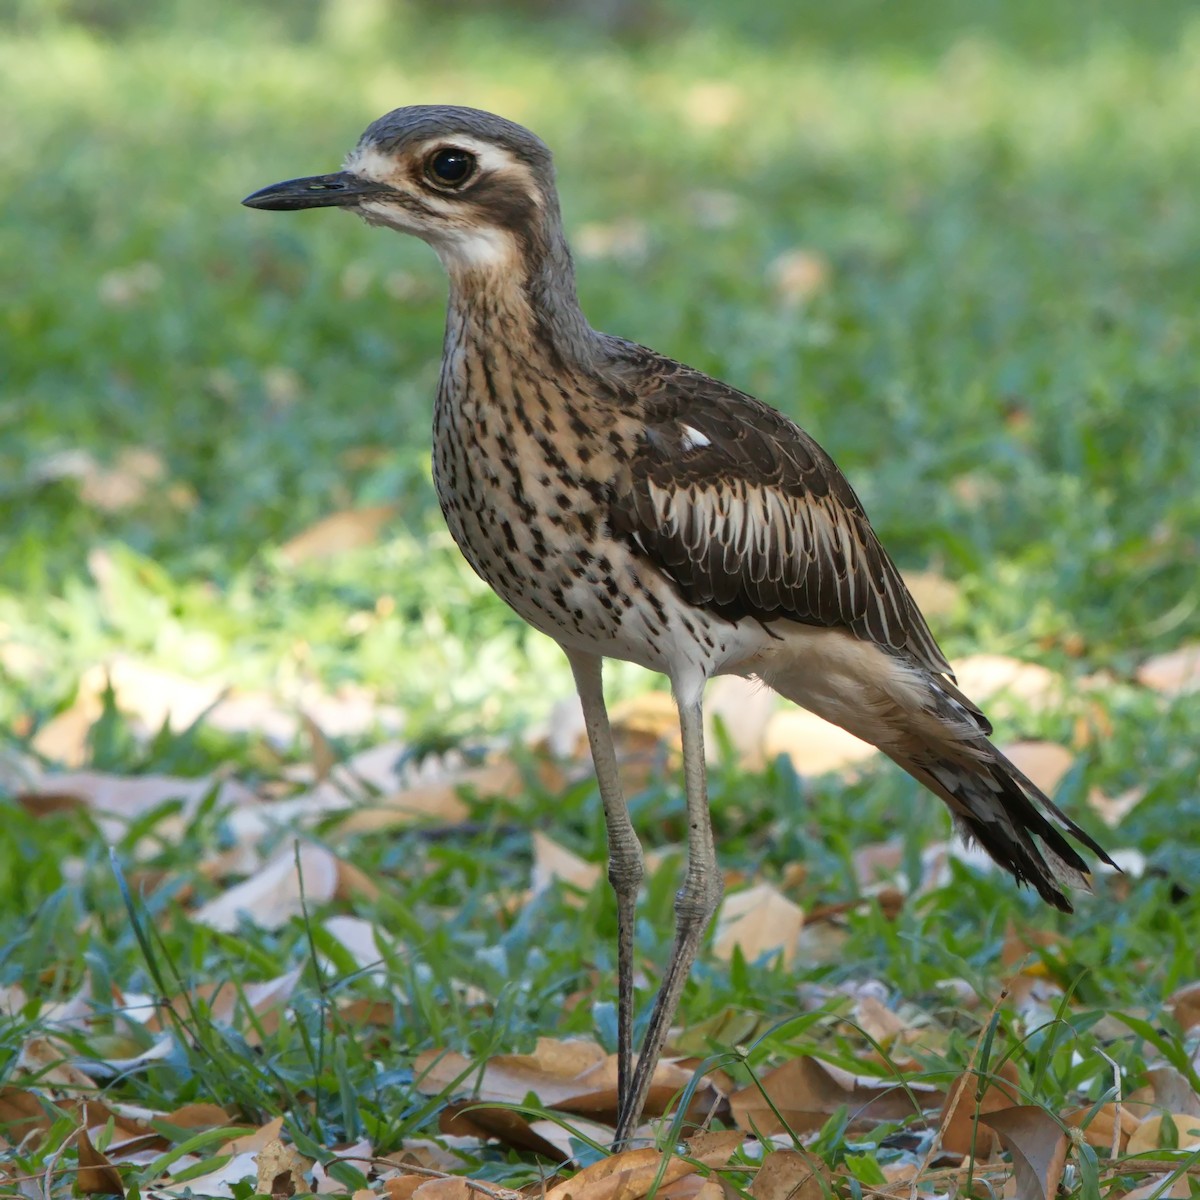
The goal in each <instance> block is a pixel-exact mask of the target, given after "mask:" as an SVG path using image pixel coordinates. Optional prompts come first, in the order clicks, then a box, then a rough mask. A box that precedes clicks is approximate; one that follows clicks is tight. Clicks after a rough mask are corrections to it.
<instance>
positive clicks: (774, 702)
mask: <svg viewBox="0 0 1200 1200" xmlns="http://www.w3.org/2000/svg"><path fill="white" fill-rule="evenodd" d="M778 706H779V702H778V698H777V697H776V695H775V693H774V692H772V691H771V689H770V688H768V687H767V686H766V685H765V684H763V683H761V682H759V681H758V680H756V679H746V678H744V677H743V676H741V675H721V676H720V677H718V678H717V679H714V680H713V682H712V683H710V684H709V685H708V692H707V694H706V695H705V697H704V718H705V721H706V722H707V729H708V732H706V735H705V743H704V744H705V745H706V746H707V747H710V748H711V749H712V750H714V751H715V750H716V748H717V745H718V743H717V738H716V735H715V733H714V732H712V726H713V723H714V722H716V721H720V723H721V728H722V729H723V730H724V734H725V737H727V738H728V739H729V742H730V744H731V745H732V747H733V750H734V753H735V754H736V755H737V761H738V762H739V763H741V765H742V766H743V767H744V768H745V769H746V770H748V771H757V770H761V769H762V768H763V766H765V765H766V757H765V756H764V754H763V745H764V742H765V739H766V735H767V723H768V722H769V721H770V719H771V715H772V713H774V712H775V710H776V709H777V708H778Z"/></svg>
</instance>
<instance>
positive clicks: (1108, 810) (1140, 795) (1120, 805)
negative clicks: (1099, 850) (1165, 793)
mask: <svg viewBox="0 0 1200 1200" xmlns="http://www.w3.org/2000/svg"><path fill="white" fill-rule="evenodd" d="M1145 798H1146V788H1144V787H1132V788H1129V789H1128V790H1127V791H1124V792H1121V793H1120V794H1119V795H1116V796H1113V797H1111V798H1110V797H1108V796H1106V795H1105V794H1104V793H1103V792H1102V791H1100V789H1099V788H1091V789H1090V790H1089V791H1088V797H1087V801H1088V804H1089V805H1090V806H1091V807H1092V809H1094V810H1095V812H1097V813H1098V814H1099V816H1100V820H1102V821H1103V822H1104V823H1105V825H1107V826H1108V827H1109V829H1115V828H1116V827H1117V826H1118V825H1120V823H1121V822H1122V821H1123V820H1124V819H1125V818H1126V817H1127V816H1128V815H1129V814H1130V813H1131V812H1133V810H1134V809H1135V808H1137V806H1138V805H1139V804H1141V802H1142V801H1143V800H1144V799H1145Z"/></svg>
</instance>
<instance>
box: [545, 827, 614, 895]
mask: <svg viewBox="0 0 1200 1200" xmlns="http://www.w3.org/2000/svg"><path fill="white" fill-rule="evenodd" d="M603 870H604V869H603V867H601V866H600V864H599V863H590V862H585V861H584V860H583V859H582V858H580V857H579V855H577V854H573V853H572V852H571V851H570V850H568V849H567V848H566V847H565V846H561V845H559V843H558V842H556V841H555V840H554V839H553V838H552V837H550V836H549V835H547V834H545V833H542V831H541V830H540V829H535V830H534V831H533V881H532V888H531V894H532V895H534V896H537V895H540V894H541V893H542V892H544V891H545V890H546V889H547V888H548V887H549V886H550V885H551V884H552V883H553V882H554V881H555V880H556V879H560V880H562V882H563V883H568V884H570V885H571V886H572V887H575V888H578V889H579V890H580V891H581V892H584V893H588V892H590V891H591V890H592V889H593V888H594V887H595V886H596V884H598V883H599V882H600V880H601V878H602V875H603Z"/></svg>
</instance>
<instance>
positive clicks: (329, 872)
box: [192, 842, 339, 933]
mask: <svg viewBox="0 0 1200 1200" xmlns="http://www.w3.org/2000/svg"><path fill="white" fill-rule="evenodd" d="M298 857H299V870H297V863H296V860H297V852H296V851H295V850H293V849H292V847H290V846H289V847H288V848H287V849H285V850H282V851H280V853H279V854H277V855H276V856H275V857H274V858H273V859H271V860H270V861H269V862H268V863H266V864H265V865H264V866H263V868H262V869H261V870H260V871H258V873H257V874H255V875H251V876H250V878H249V879H245V880H243V881H242V882H241V883H239V884H237V885H236V886H235V887H232V888H230V889H229V890H228V891H227V892H225V893H224V894H222V895H220V896H216V897H214V898H213V899H212V900H209V901H208V902H207V903H206V904H202V905H201V906H200V907H199V908H198V909H197V910H196V911H195V912H194V913H193V914H192V920H193V921H196V922H197V923H198V924H200V925H207V926H208V927H209V928H210V929H216V930H220V931H222V932H225V933H232V932H233V931H234V930H236V929H237V928H238V926H239V924H240V923H241V921H242V920H243V919H246V920H249V921H252V922H253V923H254V924H255V925H257V926H258V927H259V928H260V929H281V928H282V927H283V926H284V925H286V924H287V923H288V921H290V920H291V919H292V917H294V916H299V915H300V913H301V912H303V910H304V906H305V904H307V905H308V906H309V908H312V907H313V906H315V905H318V904H323V903H325V902H326V901H327V900H332V899H333V897H334V895H335V894H336V892H337V889H338V882H339V864H338V860H337V859H336V858H335V857H334V856H333V855H332V854H331V853H330V852H329V851H328V850H326V849H325V848H324V846H316V845H312V844H310V843H307V842H304V843H301V845H300V847H299V852H298Z"/></svg>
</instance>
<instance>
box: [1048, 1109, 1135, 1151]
mask: <svg viewBox="0 0 1200 1200" xmlns="http://www.w3.org/2000/svg"><path fill="white" fill-rule="evenodd" d="M1089 1116H1091V1120H1090V1121H1088V1117H1089ZM1063 1120H1065V1121H1066V1123H1067V1124H1068V1125H1072V1126H1074V1127H1075V1128H1076V1129H1078V1130H1080V1131H1082V1133H1083V1139H1084V1141H1086V1142H1087V1144H1088V1145H1089V1146H1095V1147H1096V1148H1097V1149H1098V1150H1106V1151H1111V1150H1112V1147H1113V1135H1114V1134H1116V1138H1117V1151H1118V1153H1121V1154H1124V1153H1125V1148H1126V1144H1127V1143H1128V1141H1129V1137H1130V1134H1132V1133H1133V1131H1134V1130H1135V1129H1137V1127H1138V1124H1139V1122H1138V1118H1137V1117H1136V1116H1135V1115H1134V1114H1133V1113H1131V1112H1130V1111H1129V1108H1128V1107H1127V1106H1126V1105H1120V1106H1118V1105H1116V1104H1114V1103H1112V1101H1109V1102H1108V1103H1107V1104H1102V1105H1101V1106H1100V1107H1099V1108H1098V1109H1097V1110H1096V1112H1095V1114H1094V1115H1093V1114H1092V1106H1091V1105H1088V1106H1087V1107H1086V1108H1076V1109H1073V1110H1072V1111H1070V1112H1067V1113H1064V1114H1063ZM1085 1121H1088V1123H1087V1126H1086V1127H1085V1126H1084V1122H1085ZM1118 1121H1119V1122H1120V1132H1119V1133H1118V1132H1117V1130H1116V1125H1117V1123H1118Z"/></svg>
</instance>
